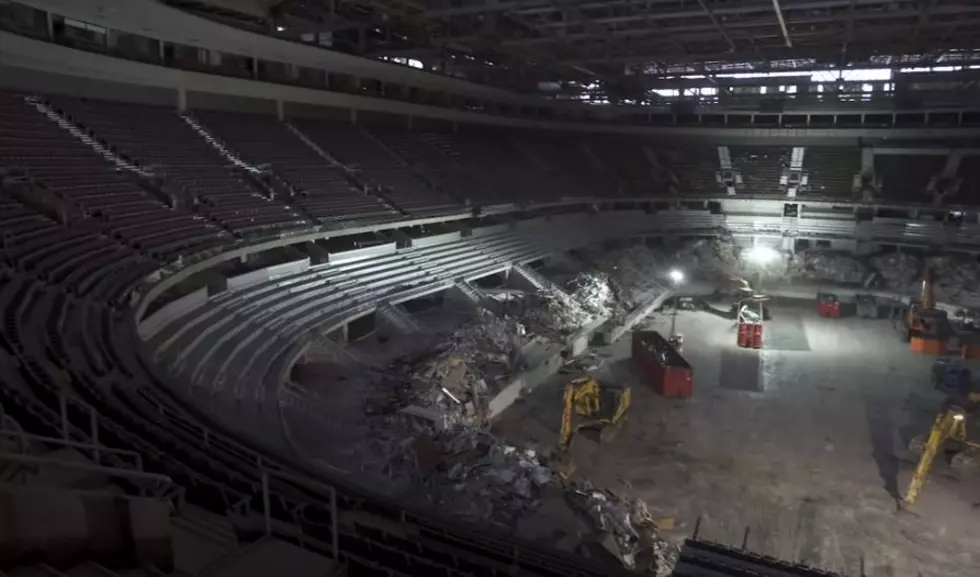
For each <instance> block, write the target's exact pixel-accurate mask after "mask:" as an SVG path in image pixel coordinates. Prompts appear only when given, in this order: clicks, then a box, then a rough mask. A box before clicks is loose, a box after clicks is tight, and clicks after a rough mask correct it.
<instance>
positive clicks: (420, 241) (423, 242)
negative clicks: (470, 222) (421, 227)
mask: <svg viewBox="0 0 980 577" xmlns="http://www.w3.org/2000/svg"><path fill="white" fill-rule="evenodd" d="M460 236H461V235H460V233H458V232H448V233H446V234H434V235H432V236H425V237H422V238H413V239H412V246H413V247H416V248H418V247H423V246H435V245H437V244H446V243H447V242H453V241H457V240H459V239H460Z"/></svg>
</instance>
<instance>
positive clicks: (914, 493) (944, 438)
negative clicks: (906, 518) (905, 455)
mask: <svg viewBox="0 0 980 577" xmlns="http://www.w3.org/2000/svg"><path fill="white" fill-rule="evenodd" d="M969 397H970V398H972V399H974V400H973V402H974V403H976V402H980V394H977V393H971V394H969ZM968 415H969V412H968V411H967V409H965V408H963V407H961V406H959V405H956V404H953V403H948V404H947V405H946V406H944V407H943V410H941V411H940V412H939V415H938V416H937V417H936V420H935V422H934V423H933V424H932V429H930V430H929V435H928V436H927V437H926V438H925V439H923V438H921V437H918V438H915V439H912V442H911V443H910V447H909V448H910V449H911V450H912V451H913V452H916V453H921V456H920V457H919V462H918V464H917V465H916V466H915V471H914V472H913V473H912V480H911V481H910V482H909V486H908V489H906V491H905V495H904V497H903V501H904V502H905V504H907V505H912V504H914V503H915V501H916V500H917V499H918V498H919V493H921V492H922V488H923V487H924V486H925V484H926V479H927V478H928V477H929V472H930V471H931V470H932V464H933V462H934V461H935V460H936V456H937V455H939V454H940V453H941V452H946V451H949V450H953V451H956V454H955V455H953V458H952V460H951V464H952V466H953V467H954V468H960V467H963V466H965V464H966V463H971V462H975V461H976V459H974V458H973V457H972V456H971V455H970V454H969V453H970V452H972V451H976V450H978V449H980V443H977V442H975V441H970V440H969V439H967V416H968Z"/></svg>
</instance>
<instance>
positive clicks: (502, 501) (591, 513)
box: [393, 427, 679, 577]
mask: <svg viewBox="0 0 980 577" xmlns="http://www.w3.org/2000/svg"><path fill="white" fill-rule="evenodd" d="M399 448H400V449H401V455H399V456H398V458H396V459H393V461H394V462H398V463H400V464H401V465H402V467H403V469H402V470H401V471H399V472H398V474H400V475H408V476H412V477H414V478H415V480H416V483H415V486H416V493H417V494H416V495H413V496H414V497H416V498H420V499H422V500H424V502H426V503H428V504H429V506H431V507H433V508H435V509H437V510H439V511H442V512H451V513H453V514H455V515H458V516H460V517H462V518H464V519H466V520H468V521H470V522H474V523H478V524H481V525H487V524H490V525H495V526H497V527H500V528H501V529H506V530H507V531H509V532H512V533H516V534H517V535H519V536H521V537H522V538H525V539H529V540H542V541H547V542H550V544H552V545H555V544H557V545H558V546H559V547H560V548H562V549H565V550H568V551H570V552H579V553H585V552H586V551H587V550H588V549H589V546H590V545H597V546H599V547H601V548H605V549H606V550H607V551H608V552H609V553H610V554H612V556H613V557H614V558H616V559H618V560H619V561H620V562H621V563H622V564H623V565H624V566H626V567H628V568H630V569H634V570H637V571H641V572H644V573H648V574H652V575H657V576H658V577H666V576H667V575H670V573H671V571H672V570H673V568H674V565H675V564H676V563H677V559H678V555H679V550H678V548H677V547H676V546H674V545H672V544H671V543H670V542H668V541H667V540H666V539H664V538H663V537H662V536H661V535H660V530H659V528H658V526H657V524H656V522H654V520H653V518H652V517H651V516H650V514H649V512H648V511H647V508H646V505H645V504H644V503H643V502H642V501H638V500H635V499H630V498H627V497H623V496H620V495H617V494H616V493H614V492H612V491H608V490H601V489H597V488H595V487H594V486H592V484H591V483H590V482H588V481H585V482H583V483H581V484H566V483H564V482H563V481H562V480H561V479H560V477H559V476H558V475H557V474H555V473H554V472H553V471H552V469H551V468H549V467H548V466H547V460H546V459H544V458H542V457H540V456H539V455H538V454H537V453H536V451H534V450H533V449H520V448H517V447H513V446H511V445H507V444H506V443H503V442H502V441H500V440H499V439H498V438H496V437H494V436H493V435H491V434H490V433H487V432H486V431H482V430H477V429H472V428H465V427H457V428H452V429H449V430H443V431H435V430H431V429H424V428H419V429H418V430H417V431H416V432H415V434H414V435H412V436H410V437H408V438H406V439H404V440H403V441H402V442H401V443H399Z"/></svg>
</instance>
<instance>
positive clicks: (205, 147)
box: [54, 97, 309, 234]
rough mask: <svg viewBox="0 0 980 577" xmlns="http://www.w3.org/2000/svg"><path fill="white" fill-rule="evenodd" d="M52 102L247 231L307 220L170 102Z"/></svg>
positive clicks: (231, 224)
mask: <svg viewBox="0 0 980 577" xmlns="http://www.w3.org/2000/svg"><path fill="white" fill-rule="evenodd" d="M54 105H55V106H57V107H59V108H60V109H62V110H64V111H65V113H67V114H68V115H69V116H70V117H71V118H72V119H73V120H74V121H75V122H76V123H78V124H80V125H83V126H85V127H86V128H87V129H89V130H91V131H92V132H93V133H94V134H95V135H96V136H98V138H100V139H102V140H104V141H106V142H108V143H109V144H110V145H112V146H113V147H115V148H116V149H118V150H119V151H121V152H122V153H124V154H125V155H126V156H128V157H129V158H132V159H134V160H136V161H138V162H139V164H140V166H142V167H143V168H144V169H146V170H150V171H152V172H153V173H154V174H156V175H158V176H160V177H162V178H163V179H164V180H165V181H167V182H170V183H173V184H174V185H177V186H179V187H181V188H183V189H184V190H187V191H188V192H189V193H190V194H191V195H192V196H193V198H195V199H197V201H198V202H199V209H200V210H201V211H202V212H203V213H205V214H207V215H208V216H209V217H211V218H212V219H213V220H214V221H215V222H217V223H220V224H222V225H224V226H226V227H228V228H229V229H230V230H232V231H234V232H237V233H240V234H247V233H251V232H256V231H260V230H262V229H265V228H270V227H299V226H304V225H308V224H309V222H308V221H307V220H306V219H305V218H304V217H303V216H302V215H300V214H299V213H298V212H297V211H295V210H293V209H291V208H290V207H288V206H287V205H285V204H284V203H282V202H280V201H278V200H274V199H269V198H266V197H264V196H263V195H262V194H260V191H259V190H257V189H256V188H255V186H254V185H252V184H250V183H249V182H247V181H246V180H245V178H244V177H243V175H242V174H241V173H240V169H237V168H236V167H234V166H231V163H230V162H229V161H228V160H227V159H226V158H224V157H222V156H221V155H220V154H219V153H218V152H217V151H216V150H215V149H214V148H213V147H212V146H211V145H209V144H208V143H207V142H206V141H205V140H204V139H203V138H202V137H201V136H200V135H199V134H197V133H196V132H194V130H193V129H192V128H191V127H190V126H189V125H188V124H187V123H186V122H184V120H183V119H182V118H181V117H180V116H179V115H178V114H177V111H176V110H175V109H173V108H167V107H156V106H148V105H138V104H125V103H119V102H107V101H96V100H85V99H76V98H67V97H59V98H57V99H56V100H55V101H54Z"/></svg>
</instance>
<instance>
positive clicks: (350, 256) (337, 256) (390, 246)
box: [327, 242, 398, 263]
mask: <svg viewBox="0 0 980 577" xmlns="http://www.w3.org/2000/svg"><path fill="white" fill-rule="evenodd" d="M397 250H398V245H397V244H396V243H393V242H387V243H384V244H378V245H375V246H369V247H367V248H356V249H354V250H345V251H340V252H332V253H330V255H329V257H328V258H327V260H328V262H331V263H338V262H350V261H352V260H361V259H365V258H376V257H379V256H382V255H386V254H395V251H397Z"/></svg>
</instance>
